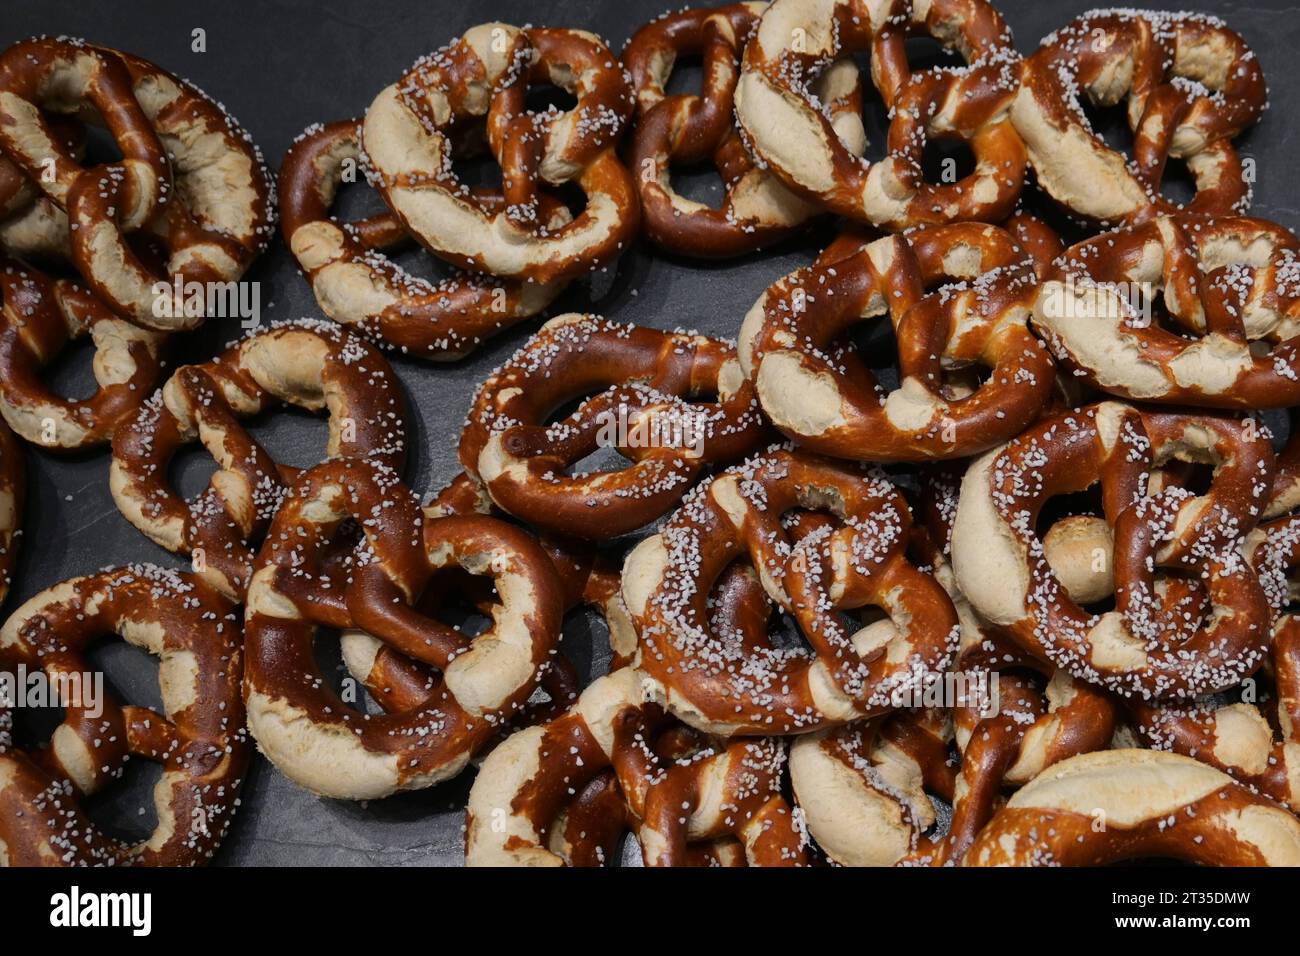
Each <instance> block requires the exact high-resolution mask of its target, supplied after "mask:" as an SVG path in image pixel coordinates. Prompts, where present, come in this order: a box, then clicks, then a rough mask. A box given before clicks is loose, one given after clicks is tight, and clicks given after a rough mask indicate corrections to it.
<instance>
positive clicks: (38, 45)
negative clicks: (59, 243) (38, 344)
mask: <svg viewBox="0 0 1300 956" xmlns="http://www.w3.org/2000/svg"><path fill="white" fill-rule="evenodd" d="M54 91H57V97H56V96H55V92H54ZM0 106H2V108H0V146H3V148H4V149H5V151H6V152H7V153H8V155H9V157H10V158H11V159H13V160H14V162H16V163H17V164H18V165H19V166H20V167H21V168H22V169H23V171H24V172H25V173H26V174H27V175H28V176H29V177H30V178H31V179H32V180H33V181H35V182H38V183H40V184H41V186H42V188H43V189H44V190H45V192H46V195H48V196H49V198H50V199H52V200H53V201H54V202H56V203H57V204H58V205H59V206H60V207H61V208H62V209H64V210H65V211H66V212H67V215H68V220H69V225H70V229H71V248H72V256H73V259H74V261H75V263H76V265H77V268H78V269H79V270H80V271H81V274H82V276H83V277H84V278H85V279H86V282H87V283H88V284H89V286H90V288H91V290H92V291H93V292H94V293H95V294H96V295H97V296H98V297H99V298H100V299H102V300H103V301H104V302H106V303H107V304H108V305H109V306H110V307H111V308H112V309H113V310H114V311H115V312H117V314H118V315H120V316H122V317H124V318H127V319H130V320H131V321H132V322H135V323H136V324H138V325H142V326H144V327H146V328H154V329H161V330H173V329H180V328H192V327H194V326H196V325H198V324H199V323H200V322H202V320H203V319H204V318H205V315H204V314H195V310H194V309H192V308H190V307H189V306H188V302H187V298H188V294H187V292H186V291H185V286H186V285H189V284H192V283H203V284H207V283H229V282H234V281H236V280H238V279H239V278H240V276H242V275H243V273H244V270H245V269H246V268H247V267H248V265H249V264H250V263H251V262H252V260H253V259H254V258H256V256H257V255H258V254H259V253H260V252H261V251H262V250H263V249H264V248H265V247H266V244H267V243H268V242H269V241H270V238H271V233H272V231H273V227H272V222H273V221H274V211H275V201H274V195H273V189H272V186H271V180H270V176H269V174H268V173H267V171H266V168H265V165H264V164H263V162H262V158H261V154H260V153H259V152H258V150H257V148H256V147H255V146H254V145H253V144H252V142H251V140H250V138H249V136H248V134H247V133H246V132H244V130H243V129H242V128H241V127H240V126H239V125H238V124H237V123H236V122H235V120H234V119H232V118H231V117H230V116H229V115H227V114H226V112H225V111H224V110H223V109H222V108H221V107H219V106H218V105H217V104H216V103H215V102H213V101H212V100H211V99H210V98H209V97H207V96H206V95H205V94H204V93H203V92H202V91H200V90H198V89H196V88H195V87H193V86H191V85H190V84H189V83H186V82H185V81H183V80H180V79H178V78H176V77H175V76H173V75H172V74H170V73H168V72H167V71H166V70H163V69H162V68H160V67H158V66H155V65H154V64H152V63H150V62H148V61H147V60H143V59H141V58H139V57H136V56H132V55H131V54H127V53H121V52H119V51H115V50H109V49H106V48H103V47H96V46H93V45H90V44H87V43H84V42H82V41H79V40H70V39H52V38H49V37H42V38H37V39H32V40H26V41H23V42H20V43H17V44H14V45H13V46H11V47H10V48H9V49H8V50H6V51H5V52H4V53H3V54H0ZM56 108H57V109H59V110H62V111H65V112H76V113H78V114H79V115H83V114H84V115H90V116H97V117H98V119H99V120H101V121H102V122H103V123H104V125H105V126H106V127H107V128H108V130H109V132H110V133H111V134H112V136H113V138H114V141H115V142H116V143H117V145H118V148H119V149H120V150H121V152H122V155H123V159H122V160H121V161H120V162H116V163H109V164H104V165H101V166H96V167H93V168H84V167H82V166H81V164H80V163H79V162H78V161H77V159H76V157H75V156H74V155H73V154H71V153H70V152H69V150H68V149H67V148H66V147H65V146H64V145H63V144H62V143H61V142H60V141H59V139H58V137H57V136H56V135H54V133H53V132H52V130H51V126H50V124H49V122H48V121H47V120H46V118H45V116H44V114H43V111H44V110H54V109H56ZM47 168H48V169H49V170H50V172H51V175H49V176H43V175H42V173H43V171H45V170H46V169H47ZM141 231H144V232H145V233H146V234H149V235H151V236H152V237H154V238H156V239H157V240H158V241H160V242H161V244H162V246H163V247H164V249H165V251H166V260H165V265H164V267H163V268H162V269H161V270H158V269H157V268H155V267H154V266H153V265H151V264H150V263H148V262H146V261H145V260H144V259H142V258H141V257H140V256H138V255H137V253H136V252H135V250H134V249H133V248H132V246H131V245H130V243H128V241H127V239H128V236H129V235H130V234H132V233H139V232H141ZM159 284H161V286H163V287H165V288H166V291H165V292H162V291H160V289H158V288H156V286H158V285H159Z"/></svg>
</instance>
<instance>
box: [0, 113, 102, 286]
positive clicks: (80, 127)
mask: <svg viewBox="0 0 1300 956" xmlns="http://www.w3.org/2000/svg"><path fill="white" fill-rule="evenodd" d="M47 119H48V120H49V122H50V132H51V134H52V135H53V136H55V137H56V138H57V139H58V140H59V141H60V142H61V143H62V144H63V145H64V146H65V148H66V149H67V152H68V155H70V156H72V157H74V158H76V159H77V160H80V159H81V158H82V157H83V156H84V154H85V145H86V128H85V125H84V124H83V123H81V122H80V121H78V120H75V119H69V118H66V117H60V116H57V115H52V116H47ZM70 240H71V237H70V235H69V231H68V214H67V213H66V212H64V211H63V209H61V208H60V207H59V205H58V203H56V202H55V201H54V200H52V199H51V198H50V197H49V196H47V195H45V193H44V192H43V191H42V190H41V187H40V186H39V185H38V184H37V183H35V182H33V181H32V180H31V179H30V178H29V177H28V176H27V174H26V173H25V172H23V170H22V168H21V167H20V166H18V164H16V163H15V162H14V161H13V160H11V159H9V157H8V156H5V155H4V154H3V153H0V251H3V253H4V254H5V255H7V256H14V257H16V258H23V259H36V260H52V261H57V262H59V263H66V262H71V260H72V246H71V244H70Z"/></svg>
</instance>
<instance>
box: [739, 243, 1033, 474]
mask: <svg viewBox="0 0 1300 956" xmlns="http://www.w3.org/2000/svg"><path fill="white" fill-rule="evenodd" d="M1037 284H1038V280H1037V276H1036V273H1035V260H1034V258H1033V257H1032V256H1031V255H1030V253H1029V252H1028V251H1026V250H1025V249H1024V248H1022V247H1021V245H1020V244H1019V243H1018V242H1017V240H1016V239H1015V237H1014V236H1013V235H1012V234H1011V233H1009V232H1006V231H1004V230H1002V229H999V228H997V227H995V226H987V225H980V224H976V223H957V224H953V225H947V226H933V227H923V228H921V229H917V230H914V231H912V232H909V233H907V234H906V235H901V236H887V237H885V238H882V239H878V240H876V241H874V242H870V243H867V242H864V241H861V240H859V239H858V238H857V237H856V236H853V235H849V236H848V237H845V238H843V239H841V240H837V242H836V243H833V244H832V246H831V247H830V248H829V249H827V251H826V253H825V254H824V255H823V256H822V258H821V259H820V261H819V262H818V263H816V264H814V265H813V266H809V267H807V268H804V269H800V270H798V271H797V272H794V273H792V274H791V275H789V276H786V277H785V278H784V279H781V280H780V281H778V282H777V283H775V284H774V285H773V286H772V287H771V288H769V289H768V290H767V291H766V292H764V293H763V295H761V296H760V297H759V299H758V301H757V302H756V303H755V304H754V306H753V307H752V308H751V309H750V310H749V312H748V314H747V315H746V316H745V321H744V324H743V325H742V327H741V331H740V344H739V346H738V352H739V354H740V361H741V365H742V367H743V368H744V370H745V374H746V376H747V377H749V378H750V379H751V380H752V381H753V382H754V384H755V389H756V391H757V393H758V398H759V401H760V402H761V404H762V406H763V410H764V411H765V412H767V414H768V416H769V417H770V418H771V419H772V422H773V423H774V424H775V425H776V426H777V428H779V429H780V430H781V431H782V432H783V433H785V434H786V435H787V436H789V437H791V438H793V439H796V440H797V441H799V442H800V444H802V445H804V446H805V447H807V448H809V449H810V450H812V451H816V452H820V453H822V454H829V455H835V456H837V457H841V458H855V459H861V460H872V461H923V460H926V459H934V458H959V457H965V456H968V455H971V454H974V453H976V452H978V451H981V450H984V449H987V448H989V447H991V446H992V445H994V444H996V443H997V442H1000V441H1005V440H1006V439H1008V438H1010V437H1012V436H1014V435H1016V434H1018V433H1019V432H1020V431H1021V430H1022V429H1023V428H1024V427H1025V426H1026V425H1028V424H1029V423H1030V422H1031V421H1033V420H1034V419H1035V418H1036V417H1037V416H1038V415H1039V413H1040V412H1041V410H1042V407H1043V406H1044V405H1045V404H1046V403H1047V401H1048V398H1049V395H1050V393H1051V391H1052V388H1053V381H1054V378H1055V371H1054V364H1053V362H1052V358H1051V356H1050V355H1049V354H1048V352H1047V349H1046V348H1044V347H1043V345H1042V343H1041V342H1039V341H1037V339H1036V338H1035V336H1034V335H1033V333H1032V332H1031V331H1030V329H1029V326H1028V323H1027V322H1026V316H1027V314H1028V311H1029V308H1030V306H1031V305H1032V304H1033V302H1034V293H1035V289H1036V288H1037ZM885 313H887V314H888V316H889V319H890V321H891V322H892V324H893V326H894V330H895V337H896V339H897V341H898V355H899V378H900V383H901V384H900V385H899V387H898V388H896V389H894V390H892V391H890V392H885V391H884V390H883V389H882V388H881V387H880V386H879V385H878V384H877V382H876V380H875V377H874V376H873V375H872V373H871V372H870V370H869V369H868V368H867V367H866V363H865V361H864V359H863V357H862V356H861V355H860V354H859V353H858V352H857V351H856V350H855V349H853V348H852V346H851V345H848V344H846V336H847V332H848V330H849V329H850V328H851V327H852V326H853V325H855V324H857V323H860V322H861V321H862V320H863V319H864V318H871V317H875V316H879V315H882V314H885ZM979 366H986V367H988V368H990V369H992V371H991V374H990V375H989V377H988V379H987V380H986V381H985V382H983V383H982V384H981V383H980V382H979V381H978V379H973V380H972V379H969V378H968V377H966V373H968V372H969V371H972V370H975V369H977V368H978V367H979Z"/></svg>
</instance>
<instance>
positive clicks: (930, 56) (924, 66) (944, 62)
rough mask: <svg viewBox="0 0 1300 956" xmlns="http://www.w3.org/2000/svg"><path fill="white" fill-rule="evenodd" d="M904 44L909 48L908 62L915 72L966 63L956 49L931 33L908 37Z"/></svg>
mask: <svg viewBox="0 0 1300 956" xmlns="http://www.w3.org/2000/svg"><path fill="white" fill-rule="evenodd" d="M904 46H905V47H906V49H907V63H908V65H909V66H910V67H911V68H912V72H913V73H917V72H919V71H921V70H929V69H933V68H935V67H945V66H964V65H965V63H966V61H965V60H964V59H962V56H961V54H960V53H958V52H957V51H956V50H955V49H953V48H952V47H949V46H945V45H944V44H942V43H940V42H939V41H938V40H936V39H935V38H934V37H932V36H930V35H929V34H922V35H921V36H914V37H908V38H907V40H906V41H905V43H904Z"/></svg>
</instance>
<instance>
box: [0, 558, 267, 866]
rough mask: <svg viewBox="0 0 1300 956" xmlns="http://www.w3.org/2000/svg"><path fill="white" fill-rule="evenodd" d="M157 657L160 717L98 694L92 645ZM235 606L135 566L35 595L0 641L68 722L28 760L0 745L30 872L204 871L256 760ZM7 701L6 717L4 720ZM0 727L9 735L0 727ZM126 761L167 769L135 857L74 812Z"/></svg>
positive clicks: (4, 797) (13, 818) (13, 831)
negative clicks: (93, 868)
mask: <svg viewBox="0 0 1300 956" xmlns="http://www.w3.org/2000/svg"><path fill="white" fill-rule="evenodd" d="M110 634H116V635H120V636H121V637H122V638H123V639H124V640H125V641H127V642H128V643H130V644H134V645H135V646H137V647H140V648H143V649H144V650H146V651H148V652H149V653H151V654H153V655H155V656H156V657H158V658H159V660H160V664H159V669H158V680H159V684H160V686H161V690H162V702H163V712H162V713H158V712H156V711H153V710H150V709H148V708H145V707H138V706H133V705H125V704H120V703H118V702H117V701H116V700H114V699H113V698H112V697H110V696H106V695H103V694H98V693H95V692H94V691H93V688H92V687H91V686H90V681H91V677H92V675H93V670H92V668H91V666H90V663H89V661H88V660H87V658H86V656H85V652H86V649H87V648H88V647H89V645H90V644H91V643H92V642H94V641H96V640H98V639H99V638H101V637H104V636H106V635H110ZM241 654H242V652H241V648H240V631H239V621H238V617H237V616H236V614H235V611H234V605H232V604H231V603H230V602H229V601H227V600H226V599H225V598H223V597H222V596H221V595H219V594H217V593H216V592H214V591H212V590H211V589H210V588H208V587H207V586H206V585H205V584H203V582H201V581H199V580H198V579H197V578H195V577H193V576H191V575H188V574H179V573H177V572H175V571H171V570H166V569H163V568H158V567H155V566H153V565H130V566H127V567H122V568H118V569H116V570H113V571H106V572H103V573H100V574H95V575H90V576H88V577H82V578H74V579H72V580H70V581H65V582H63V583H62V584H59V585H56V586H55V587H53V588H50V589H49V590H48V591H44V592H42V593H41V594H38V595H36V597H34V598H32V599H31V600H30V601H28V602H27V603H26V604H24V605H23V606H22V607H21V608H19V609H18V610H17V611H16V612H15V613H14V614H13V616H12V617H10V618H9V620H8V621H7V622H6V623H5V625H4V627H3V628H2V629H0V660H4V661H6V662H7V663H8V664H10V665H13V666H17V665H19V664H21V665H23V666H25V667H27V668H28V669H29V670H30V672H32V673H35V672H37V671H42V672H44V674H45V675H46V677H47V678H48V680H49V681H50V682H51V686H52V687H57V688H60V692H59V696H60V700H59V701H58V702H57V703H55V704H54V706H62V707H63V710H64V719H63V721H62V723H60V725H59V726H58V728H57V729H56V730H55V731H54V734H53V737H52V738H51V740H50V743H49V745H48V746H46V747H43V748H41V749H39V750H33V751H24V750H21V749H17V748H15V747H14V746H13V742H12V740H11V739H6V737H7V734H4V733H0V843H3V845H4V847H5V853H6V854H7V861H8V862H9V863H10V864H11V865H16V866H36V865H81V866H87V865H127V864H134V865H145V866H192V865H195V864H199V863H203V862H205V861H206V860H208V859H210V858H211V856H212V854H213V853H214V852H215V851H216V849H217V847H218V845H219V844H220V843H221V839H222V837H223V836H224V835H225V832H226V829H227V828H228V827H229V825H230V822H231V819H232V817H233V816H234V813H235V808H236V806H237V805H238V800H237V797H238V795H239V786H240V782H241V777H242V775H243V773H244V770H245V768H246V767H247V765H248V760H249V756H250V752H251V748H250V747H249V746H248V737H247V732H246V731H245V729H244V707H243V701H242V700H241V699H240V694H239V680H240V674H241V673H242V670H243V667H242V660H241ZM4 703H5V702H4V701H0V718H4V719H7V718H8V715H7V714H5V713H4V706H3V705H4ZM0 729H3V728H0ZM132 757H139V758H142V759H145V760H150V761H154V762H156V763H159V764H161V765H162V768H163V771H162V777H161V779H160V780H159V782H158V785H157V786H156V787H155V788H154V807H155V810H156V813H157V819H158V823H157V826H156V828H155V829H154V831H153V834H152V835H151V836H150V837H149V839H147V840H145V841H144V842H141V843H138V844H134V845H129V844H127V843H124V842H122V841H120V840H118V839H115V838H113V837H110V836H108V835H107V834H105V833H103V832H102V831H101V830H100V829H99V828H98V827H97V826H96V825H95V824H94V823H93V822H92V821H91V820H90V818H89V816H87V814H86V813H85V812H84V811H83V810H82V808H81V807H80V805H79V798H81V797H85V796H90V795H92V794H96V793H99V792H100V791H101V790H103V789H104V788H105V787H106V786H107V785H108V784H109V783H110V782H111V781H112V780H113V779H115V778H117V777H119V776H120V775H121V774H122V772H123V768H124V766H125V764H126V762H127V761H128V760H129V759H131V758H132Z"/></svg>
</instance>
